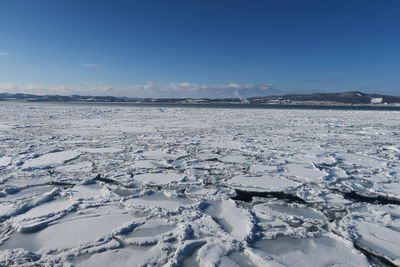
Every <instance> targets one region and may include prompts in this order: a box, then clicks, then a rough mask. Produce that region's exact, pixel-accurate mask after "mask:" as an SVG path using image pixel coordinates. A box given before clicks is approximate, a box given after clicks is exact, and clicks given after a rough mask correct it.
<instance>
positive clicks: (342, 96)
mask: <svg viewBox="0 0 400 267" xmlns="http://www.w3.org/2000/svg"><path fill="white" fill-rule="evenodd" d="M0 101H25V102H134V103H171V104H172V103H192V104H196V103H197V104H207V103H243V104H249V103H250V104H251V103H253V104H307V105H310V104H311V105H312V104H322V105H327V104H333V105H334V104H357V105H382V104H400V97H399V96H390V95H381V94H365V93H362V92H359V91H350V92H340V93H313V94H286V95H273V96H263V97H251V98H248V99H243V98H241V99H239V98H223V99H209V98H129V97H114V96H81V95H71V96H61V95H33V94H21V93H16V94H10V93H0Z"/></svg>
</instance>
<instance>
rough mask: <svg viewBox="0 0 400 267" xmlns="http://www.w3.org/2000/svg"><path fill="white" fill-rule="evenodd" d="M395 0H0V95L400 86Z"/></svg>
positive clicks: (214, 93)
mask: <svg viewBox="0 0 400 267" xmlns="http://www.w3.org/2000/svg"><path fill="white" fill-rule="evenodd" d="M399 14H400V1H397V0H379V1H378V0H376V1H370V0H364V1H361V0H360V1H355V0H354V1H353V0H324V1H323V0H318V1H310V0H304V1H301V0H292V1H288V0H271V1H268V0H265V1H253V0H243V1H239V0H209V1H208V0H198V1H195V0H182V1H175V0H168V1H164V0H160V1H152V0H145V1H134V0H132V1H122V0H113V1H111V0H110V1H101V0H91V1H89V0H79V1H78V0H58V1H54V0H49V1H44V0H43V1H42V0H25V1H22V0H2V1H1V4H0V25H2V26H1V27H0V92H11V93H13V92H27V93H38V94H53V93H58V94H64V95H69V94H94V95H117V96H122V95H125V96H137V97H187V96H188V97H232V96H238V95H240V96H245V97H248V96H253V95H268V94H282V93H310V92H334V91H350V90H360V91H364V92H375V93H384V94H394V95H400V74H399V70H400V15H399Z"/></svg>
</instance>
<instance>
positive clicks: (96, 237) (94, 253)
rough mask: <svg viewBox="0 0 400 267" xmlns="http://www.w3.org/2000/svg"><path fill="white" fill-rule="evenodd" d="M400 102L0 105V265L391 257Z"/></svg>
mask: <svg viewBox="0 0 400 267" xmlns="http://www.w3.org/2000/svg"><path fill="white" fill-rule="evenodd" d="M399 118H400V112H398V111H356V110H299V109H296V110H290V109H280V110H278V109H224V108H220V109H218V108H196V107H193V108H177V107H172V106H171V107H156V106H148V107H143V106H117V105H77V104H39V103H21V104H17V103H1V104H0V218H1V219H0V220H1V224H0V266H35V265H36V266H42V265H47V266H53V265H65V266H96V267H100V266H390V265H395V266H400V180H399V176H400V120H399Z"/></svg>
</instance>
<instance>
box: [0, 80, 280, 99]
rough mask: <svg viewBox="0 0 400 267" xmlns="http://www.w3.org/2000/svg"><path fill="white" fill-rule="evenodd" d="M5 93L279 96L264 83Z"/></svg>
mask: <svg viewBox="0 0 400 267" xmlns="http://www.w3.org/2000/svg"><path fill="white" fill-rule="evenodd" d="M0 92H2V93H26V94H38V95H96V96H119V97H123V96H125V97H142V98H147V97H148V98H166V97H172V98H185V97H189V98H190V97H193V98H194V97H204V98H231V97H232V98H237V97H240V98H241V97H251V96H262V95H268V94H271V93H276V92H279V91H278V90H276V88H275V87H274V86H273V85H272V84H268V83H261V84H251V83H241V84H239V83H221V84H197V83H189V82H172V83H167V84H162V83H157V82H147V83H145V84H136V85H114V86H111V85H99V84H90V83H86V84H80V85H71V86H69V85H56V86H43V85H34V84H14V83H3V84H0Z"/></svg>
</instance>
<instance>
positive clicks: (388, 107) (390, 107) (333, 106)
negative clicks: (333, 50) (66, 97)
mask: <svg viewBox="0 0 400 267" xmlns="http://www.w3.org/2000/svg"><path fill="white" fill-rule="evenodd" d="M0 104H51V105H98V106H119V107H160V108H215V109H218V108H221V109H306V110H313V109H314V110H370V111H400V105H399V104H367V105H366V104H343V103H329V104H328V103H322V104H321V103H304V102H301V103H290V104H289V103H287V104H270V103H269V104H255V103H243V102H234V103H229V102H226V103H225V102H222V103H179V102H174V103H172V102H103V101H15V100H14V101H13V100H2V101H0Z"/></svg>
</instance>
